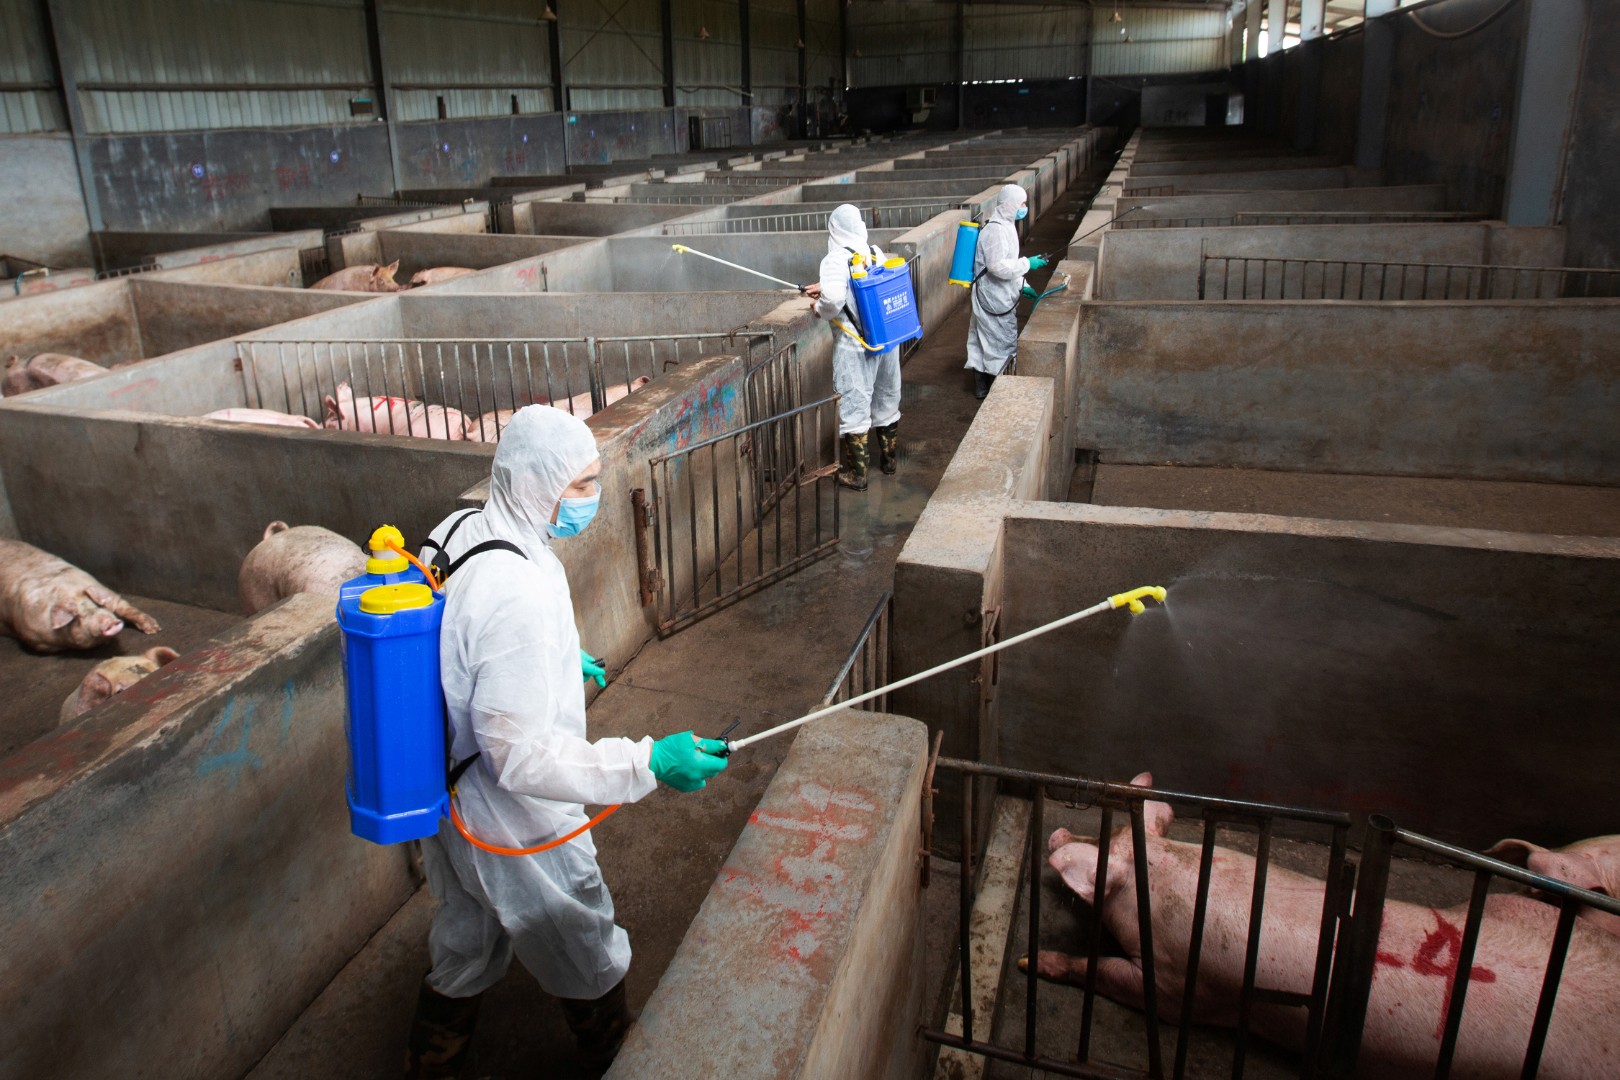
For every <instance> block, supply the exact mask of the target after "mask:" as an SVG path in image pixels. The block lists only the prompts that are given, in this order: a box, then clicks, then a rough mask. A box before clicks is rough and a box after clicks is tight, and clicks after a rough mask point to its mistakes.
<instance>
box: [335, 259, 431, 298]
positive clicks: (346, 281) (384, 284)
mask: <svg viewBox="0 0 1620 1080" xmlns="http://www.w3.org/2000/svg"><path fill="white" fill-rule="evenodd" d="M398 269H399V260H398V259H395V260H394V261H393V262H391V263H389V264H388V265H387V266H378V265H377V264H376V263H362V264H361V265H359V266H345V267H344V268H343V269H342V270H339V271H338V272H337V273H335V274H327V275H326V276H325V277H323V278H321V280H319V281H317V282H316V283H315V284H313V285H311V286H310V288H312V289H325V290H328V291H332V292H378V293H388V292H404V291H405V290H406V289H408V288H410V286H408V285H401V284H400V283H399V282H397V281H395V280H394V273H395V272H396V271H397V270H398Z"/></svg>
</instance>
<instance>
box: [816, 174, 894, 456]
mask: <svg viewBox="0 0 1620 1080" xmlns="http://www.w3.org/2000/svg"><path fill="white" fill-rule="evenodd" d="M874 250H875V249H874V248H873V247H872V246H871V245H869V244H867V242H866V222H865V221H863V220H861V212H860V210H859V209H857V208H856V207H853V206H850V205H849V204H848V203H845V204H844V205H843V206H840V207H838V209H836V210H834V211H833V212H832V214H831V215H830V216H829V217H828V218H827V254H826V256H825V257H824V258H823V259H822V260H821V275H820V282H821V299H820V300H818V301H816V314H817V315H818V316H819V317H821V318H822V319H826V320H829V321H830V320H833V319H836V320H838V321H839V322H841V323H843V324H844V325H845V326H849V327H850V328H851V329H854V330H855V331H856V332H857V333H860V332H861V331H860V329H859V328H857V327H855V326H854V325H853V320H852V319H851V318H850V316H849V314H848V313H846V312H845V310H844V309H845V307H846V306H847V307H848V308H849V311H851V312H853V311H854V310H855V305H854V302H853V301H852V300H851V298H850V288H849V270H850V266H849V260H850V258H851V256H853V255H856V254H861V255H865V256H866V257H867V258H868V259H874V258H875V259H876V260H877V262H878V263H882V262H883V260H884V259H885V258H887V256H886V255H884V253H883V252H882V250H880V249H877V250H876V254H875V255H874V254H873V252H874ZM833 342H834V344H833V385H834V386H835V387H837V389H838V393H839V395H840V396H839V400H838V434H840V435H860V434H862V433H863V432H866V431H869V430H871V429H872V428H874V427H888V426H889V425H890V424H893V423H896V422H898V421H899V419H900V348H899V346H895V347H894V348H892V349H889V350H887V351H885V352H881V353H869V352H867V351H866V350H865V349H863V348H861V346H860V343H859V342H857V341H856V340H855V339H854V338H852V337H850V336H849V335H848V334H846V333H845V332H844V331H842V330H840V329H838V328H837V327H836V326H835V327H833Z"/></svg>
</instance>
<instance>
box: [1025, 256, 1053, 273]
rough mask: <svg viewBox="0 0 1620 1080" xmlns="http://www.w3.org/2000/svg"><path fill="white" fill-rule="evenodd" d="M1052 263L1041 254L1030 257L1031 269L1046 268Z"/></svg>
mask: <svg viewBox="0 0 1620 1080" xmlns="http://www.w3.org/2000/svg"><path fill="white" fill-rule="evenodd" d="M1051 265H1052V264H1051V263H1049V262H1047V261H1046V260H1045V259H1043V258H1041V257H1040V256H1039V255H1031V256H1030V257H1029V268H1030V269H1031V270H1045V269H1046V268H1047V267H1048V266H1051Z"/></svg>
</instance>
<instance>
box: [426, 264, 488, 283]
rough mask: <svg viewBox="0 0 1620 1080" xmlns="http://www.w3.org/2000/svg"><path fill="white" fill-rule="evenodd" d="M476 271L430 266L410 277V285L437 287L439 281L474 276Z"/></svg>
mask: <svg viewBox="0 0 1620 1080" xmlns="http://www.w3.org/2000/svg"><path fill="white" fill-rule="evenodd" d="M476 273H478V271H476V270H473V269H471V268H470V267H466V266H431V267H429V268H428V269H426V270H418V271H417V272H416V273H414V274H412V275H411V284H412V285H414V286H421V285H437V284H438V283H439V282H441V281H454V280H455V279H456V278H458V277H466V276H467V275H468V274H476Z"/></svg>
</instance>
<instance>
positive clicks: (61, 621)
mask: <svg viewBox="0 0 1620 1080" xmlns="http://www.w3.org/2000/svg"><path fill="white" fill-rule="evenodd" d="M78 617H79V613H78V612H77V611H74V610H73V609H72V608H70V607H68V606H67V605H65V604H53V605H51V629H52V630H60V629H62V627H64V626H72V625H73V620H74V619H77V618H78Z"/></svg>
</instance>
